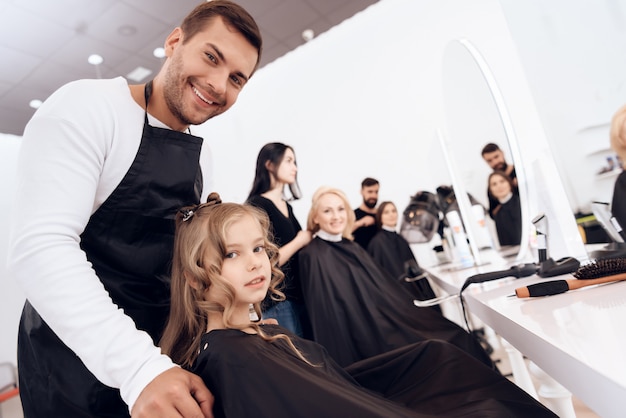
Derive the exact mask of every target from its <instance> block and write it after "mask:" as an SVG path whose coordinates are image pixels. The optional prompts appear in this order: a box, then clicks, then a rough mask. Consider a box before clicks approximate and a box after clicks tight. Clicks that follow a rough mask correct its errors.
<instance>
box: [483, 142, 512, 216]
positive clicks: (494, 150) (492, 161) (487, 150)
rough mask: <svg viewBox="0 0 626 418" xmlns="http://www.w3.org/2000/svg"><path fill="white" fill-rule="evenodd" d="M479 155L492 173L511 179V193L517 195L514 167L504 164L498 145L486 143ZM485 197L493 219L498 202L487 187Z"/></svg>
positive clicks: (504, 160)
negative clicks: (498, 173) (502, 174)
mask: <svg viewBox="0 0 626 418" xmlns="http://www.w3.org/2000/svg"><path fill="white" fill-rule="evenodd" d="M481 155H482V156H483V160H485V162H486V163H487V165H489V167H491V169H492V170H493V171H502V172H503V173H504V174H506V175H507V176H508V177H509V178H510V179H511V182H512V183H513V186H514V187H513V193H514V194H519V191H518V189H517V174H516V173H515V166H514V165H513V164H509V163H507V162H506V159H505V158H504V152H502V150H501V149H500V147H499V146H498V144H494V143H491V142H490V143H488V144H487V145H485V146H484V147H483V150H482V152H481ZM487 197H488V198H489V216H491V217H492V218H493V210H494V209H495V208H496V207H497V206H498V205H499V202H498V199H496V198H495V197H493V196H492V194H491V192H489V187H487Z"/></svg>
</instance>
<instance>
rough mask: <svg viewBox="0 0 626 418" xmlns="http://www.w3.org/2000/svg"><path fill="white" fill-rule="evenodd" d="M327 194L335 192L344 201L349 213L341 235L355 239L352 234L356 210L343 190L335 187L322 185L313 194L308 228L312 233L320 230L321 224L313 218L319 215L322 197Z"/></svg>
mask: <svg viewBox="0 0 626 418" xmlns="http://www.w3.org/2000/svg"><path fill="white" fill-rule="evenodd" d="M326 194H334V195H336V196H338V197H339V198H340V199H341V200H342V201H343V204H344V206H345V208H346V213H347V215H348V221H347V222H346V227H345V228H344V230H343V232H342V234H341V235H342V236H343V237H344V238H347V239H349V240H352V239H354V237H353V236H352V227H353V226H354V221H355V216H354V211H353V210H352V208H351V207H350V202H349V201H348V198H347V197H346V195H345V194H344V193H343V192H342V191H341V190H339V189H336V188H334V187H329V186H322V187H320V188H319V189H317V190H316V191H315V193H314V194H313V198H312V201H311V210H309V216H308V218H307V223H306V224H307V229H308V230H309V231H311V232H312V233H316V232H317V231H319V230H320V226H319V225H318V224H316V223H315V221H314V220H313V219H315V216H316V215H317V211H318V210H319V207H320V203H319V201H320V198H321V197H322V196H324V195H326Z"/></svg>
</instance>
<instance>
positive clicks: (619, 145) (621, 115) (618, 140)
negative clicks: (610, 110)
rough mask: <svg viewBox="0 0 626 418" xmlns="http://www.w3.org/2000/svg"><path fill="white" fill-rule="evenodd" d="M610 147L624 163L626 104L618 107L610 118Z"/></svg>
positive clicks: (625, 156)
mask: <svg viewBox="0 0 626 418" xmlns="http://www.w3.org/2000/svg"><path fill="white" fill-rule="evenodd" d="M609 135H610V139H611V148H613V151H615V153H616V154H617V155H618V156H619V158H620V159H621V160H622V161H623V162H624V163H626V106H622V107H620V108H619V109H618V110H617V112H615V114H614V115H613V118H612V119H611V129H610V133H609Z"/></svg>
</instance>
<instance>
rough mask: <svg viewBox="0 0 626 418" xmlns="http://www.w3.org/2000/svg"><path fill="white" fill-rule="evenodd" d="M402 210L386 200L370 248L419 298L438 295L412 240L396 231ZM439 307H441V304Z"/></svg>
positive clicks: (380, 208) (381, 262) (386, 267)
mask: <svg viewBox="0 0 626 418" xmlns="http://www.w3.org/2000/svg"><path fill="white" fill-rule="evenodd" d="M397 224H398V210H397V208H396V205H394V204H393V202H382V203H381V204H380V206H378V209H377V210H376V227H377V228H378V232H377V233H376V235H374V238H372V240H371V241H370V243H369V244H368V246H367V252H368V253H369V254H370V255H371V256H372V258H373V259H374V260H375V261H376V262H378V264H379V265H380V266H381V267H382V268H383V269H384V270H386V271H387V272H388V273H389V274H390V276H391V277H392V278H393V279H395V280H398V281H399V282H400V283H402V284H403V286H402V287H404V288H405V289H406V290H407V291H409V292H410V293H411V295H413V296H414V297H415V298H416V299H418V300H427V299H432V298H435V297H436V295H435V292H434V291H433V289H432V287H430V283H429V282H428V278H426V277H425V274H424V271H423V270H422V269H421V268H420V267H419V264H418V262H417V260H416V259H415V255H414V254H413V250H411V247H410V246H409V243H408V242H407V241H406V240H405V239H404V238H403V237H402V236H401V235H399V234H398V233H397V232H396V226H397ZM435 309H437V310H439V311H440V309H439V307H436V308H435Z"/></svg>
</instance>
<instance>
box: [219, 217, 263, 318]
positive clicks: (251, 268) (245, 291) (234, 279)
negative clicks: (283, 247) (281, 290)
mask: <svg viewBox="0 0 626 418" xmlns="http://www.w3.org/2000/svg"><path fill="white" fill-rule="evenodd" d="M225 238H226V240H225V241H226V242H225V246H226V256H225V257H224V262H223V264H222V277H223V278H224V279H225V280H227V281H228V282H229V283H230V285H231V286H232V287H233V288H234V290H235V302H234V304H235V306H236V307H237V308H241V309H242V310H243V311H245V315H246V317H247V315H248V307H249V305H250V304H251V303H257V302H260V301H262V300H263V299H264V298H265V295H266V294H267V290H268V288H269V285H270V279H271V277H272V269H271V266H270V259H269V256H268V254H267V252H266V249H265V236H264V234H263V230H262V229H261V225H260V224H259V222H258V221H257V220H256V219H255V218H253V217H252V216H250V215H246V216H244V217H243V218H241V219H239V220H237V221H235V222H234V223H232V224H231V225H230V227H229V228H228V230H227V231H226V237H225ZM214 288H215V286H211V287H209V292H210V291H211V290H212V289H214ZM214 291H216V292H217V291H219V290H217V289H216V290H214ZM211 296H212V297H213V298H215V299H214V300H217V301H218V302H219V301H220V298H219V296H220V295H215V294H213V295H211Z"/></svg>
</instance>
